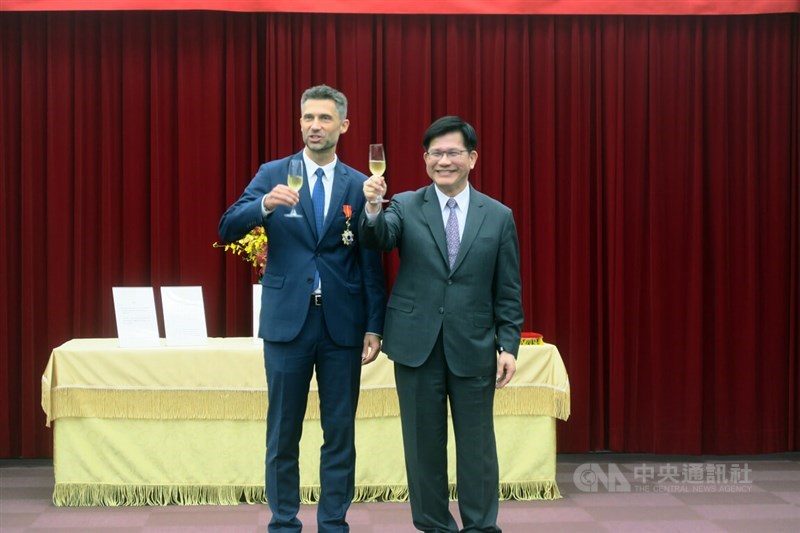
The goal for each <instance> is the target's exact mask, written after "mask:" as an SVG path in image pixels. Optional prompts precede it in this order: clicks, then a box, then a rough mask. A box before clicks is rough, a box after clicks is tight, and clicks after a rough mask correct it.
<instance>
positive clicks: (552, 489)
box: [500, 481, 561, 501]
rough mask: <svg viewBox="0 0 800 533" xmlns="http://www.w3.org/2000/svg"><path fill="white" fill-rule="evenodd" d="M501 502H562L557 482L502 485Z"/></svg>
mask: <svg viewBox="0 0 800 533" xmlns="http://www.w3.org/2000/svg"><path fill="white" fill-rule="evenodd" d="M500 499H501V500H520V501H530V500H560V499H561V491H559V490H558V484H556V482H555V481H528V482H521V483H500Z"/></svg>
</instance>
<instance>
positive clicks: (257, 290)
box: [253, 283, 264, 344]
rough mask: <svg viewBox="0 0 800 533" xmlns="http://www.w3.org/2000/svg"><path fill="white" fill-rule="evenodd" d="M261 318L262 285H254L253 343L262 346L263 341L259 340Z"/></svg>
mask: <svg viewBox="0 0 800 533" xmlns="http://www.w3.org/2000/svg"><path fill="white" fill-rule="evenodd" d="M260 316H261V284H260V283H258V284H255V285H253V342H254V343H256V344H261V343H262V342H264V341H262V340H261V339H260V338H258V323H259V318H260Z"/></svg>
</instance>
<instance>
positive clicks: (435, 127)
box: [422, 116, 478, 152]
mask: <svg viewBox="0 0 800 533" xmlns="http://www.w3.org/2000/svg"><path fill="white" fill-rule="evenodd" d="M454 131H459V132H461V135H462V136H463V137H464V148H466V149H467V150H469V151H470V152H471V151H473V150H474V149H475V148H477V147H478V134H477V133H475V128H473V127H472V126H471V125H470V124H469V122H465V121H464V120H462V119H461V117H454V116H446V117H442V118H439V119H436V120H435V121H434V122H433V124H431V125H430V126H428V130H427V131H426V132H425V135H423V137H422V146H423V147H425V151H428V147H429V146H430V145H431V141H433V140H434V139H436V138H437V137H441V136H442V135H447V134H448V133H452V132H454Z"/></svg>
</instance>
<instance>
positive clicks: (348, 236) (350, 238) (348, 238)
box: [342, 205, 355, 246]
mask: <svg viewBox="0 0 800 533" xmlns="http://www.w3.org/2000/svg"><path fill="white" fill-rule="evenodd" d="M342 212H344V216H345V220H344V231H343V232H342V242H343V243H344V245H345V246H350V245H351V244H353V242H354V241H355V236H354V235H353V232H352V231H350V217H352V216H353V208H352V207H351V206H349V205H343V206H342Z"/></svg>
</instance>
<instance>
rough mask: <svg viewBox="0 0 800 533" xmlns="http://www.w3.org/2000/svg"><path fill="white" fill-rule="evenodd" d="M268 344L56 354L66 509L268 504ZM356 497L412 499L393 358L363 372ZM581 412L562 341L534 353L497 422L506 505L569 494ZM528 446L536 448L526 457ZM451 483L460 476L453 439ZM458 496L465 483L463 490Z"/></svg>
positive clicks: (315, 452) (51, 414)
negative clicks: (568, 473) (562, 428)
mask: <svg viewBox="0 0 800 533" xmlns="http://www.w3.org/2000/svg"><path fill="white" fill-rule="evenodd" d="M261 351H262V346H261V344H258V343H255V342H254V341H253V339H250V338H233V339H214V338H212V339H209V343H208V345H207V346H200V347H198V346H193V347H186V348H181V347H167V346H161V347H160V348H151V349H122V348H119V347H118V342H117V340H116V339H75V340H71V341H69V342H67V343H65V344H63V345H62V346H60V347H58V348H56V349H55V350H53V353H52V355H51V357H50V361H49V362H48V365H47V368H46V369H45V373H44V375H43V376H42V408H43V409H44V411H45V413H46V414H47V423H48V425H50V423H51V422H52V421H55V423H54V467H55V477H56V480H55V481H56V485H55V491H54V495H53V499H54V502H55V503H56V504H57V505H144V504H166V503H178V504H198V503H219V504H234V503H237V502H239V501H248V502H257V501H264V489H263V483H264V471H263V470H264V449H265V446H266V444H265V440H266V439H265V435H266V424H265V422H264V419H265V416H266V403H267V402H266V380H265V376H264V366H263V357H262V352H261ZM315 389H316V384H315V383H312V392H311V398H310V399H309V407H308V412H307V415H306V421H305V422H304V429H303V432H304V433H303V440H302V442H301V460H300V468H301V485H302V492H303V500H304V501H307V502H313V501H315V500H316V498H317V496H318V494H319V446H320V445H321V442H322V434H321V430H320V428H319V422H318V420H316V419H317V418H318V417H319V413H318V402H317V399H316V392H315ZM361 389H362V390H361V398H360V402H359V409H358V414H357V418H358V420H357V426H356V448H357V454H358V459H357V462H356V500H357V501H365V500H398V499H404V498H405V497H407V488H406V486H405V466H404V462H403V454H402V438H401V435H400V423H399V418H398V405H397V395H396V391H395V390H394V375H393V370H392V363H391V362H390V361H389V360H388V359H386V357H385V356H384V355H381V356H380V357H379V359H378V361H376V362H375V363H373V364H371V365H368V366H366V367H364V368H363V372H362V380H361ZM568 416H569V380H568V378H567V374H566V370H565V368H564V365H563V362H562V361H561V357H560V355H559V354H558V350H557V349H556V347H555V346H553V345H550V344H545V345H541V346H521V347H520V355H519V358H518V371H517V374H516V375H515V377H514V379H513V381H512V383H511V384H510V385H509V386H507V387H506V388H505V389H503V390H500V391H498V393H497V397H496V402H495V424H496V433H497V440H498V455H499V458H500V459H499V460H500V479H501V494H502V496H503V497H505V498H516V499H537V498H557V497H559V496H560V495H559V492H558V487H557V485H556V483H555V451H556V449H555V418H560V419H562V420H566V419H567V417H568ZM522 451H524V453H521V452H522ZM449 465H450V467H451V482H454V481H455V469H454V466H455V454H454V445H453V442H452V431H451V443H450V459H449ZM453 490H454V489H453Z"/></svg>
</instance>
